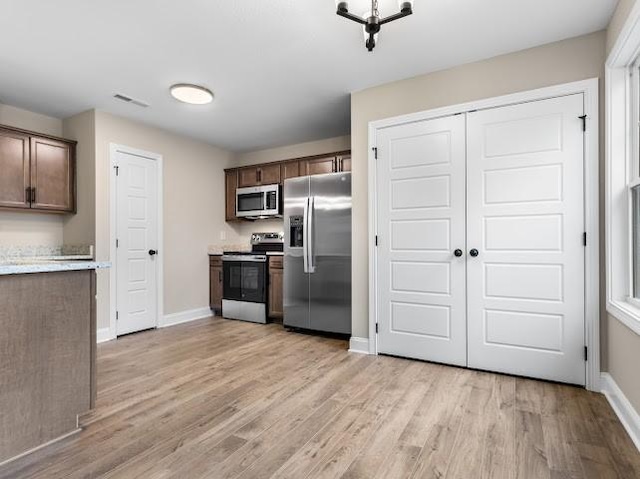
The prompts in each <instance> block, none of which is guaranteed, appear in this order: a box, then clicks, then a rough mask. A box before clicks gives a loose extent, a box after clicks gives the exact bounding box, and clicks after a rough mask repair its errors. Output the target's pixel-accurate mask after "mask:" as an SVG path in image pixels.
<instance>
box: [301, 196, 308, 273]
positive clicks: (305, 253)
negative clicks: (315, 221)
mask: <svg viewBox="0 0 640 479" xmlns="http://www.w3.org/2000/svg"><path fill="white" fill-rule="evenodd" d="M302 215H303V216H302V264H303V267H304V272H305V273H308V272H309V251H308V249H309V248H308V245H309V242H308V241H307V236H308V230H309V198H308V197H307V198H306V199H305V202H304V212H303V214H302Z"/></svg>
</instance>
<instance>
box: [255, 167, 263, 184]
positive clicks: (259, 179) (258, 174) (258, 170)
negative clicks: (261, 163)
mask: <svg viewBox="0 0 640 479" xmlns="http://www.w3.org/2000/svg"><path fill="white" fill-rule="evenodd" d="M256 181H258V182H261V181H262V170H261V169H260V168H258V169H257V170H256Z"/></svg>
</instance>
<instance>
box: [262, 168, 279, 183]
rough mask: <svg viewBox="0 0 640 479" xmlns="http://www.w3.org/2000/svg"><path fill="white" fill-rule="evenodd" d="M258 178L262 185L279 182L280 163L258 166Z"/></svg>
mask: <svg viewBox="0 0 640 479" xmlns="http://www.w3.org/2000/svg"><path fill="white" fill-rule="evenodd" d="M258 179H259V180H260V184H262V185H275V184H278V183H280V165H279V164H276V165H268V166H262V167H260V169H259V172H258Z"/></svg>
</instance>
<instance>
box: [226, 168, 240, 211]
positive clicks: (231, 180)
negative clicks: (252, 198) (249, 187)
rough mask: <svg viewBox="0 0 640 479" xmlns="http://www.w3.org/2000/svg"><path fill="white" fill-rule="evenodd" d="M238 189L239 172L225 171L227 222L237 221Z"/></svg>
mask: <svg viewBox="0 0 640 479" xmlns="http://www.w3.org/2000/svg"><path fill="white" fill-rule="evenodd" d="M237 189H238V170H226V171H225V218H226V220H227V221H237V220H238V217H237V216H236V190H237Z"/></svg>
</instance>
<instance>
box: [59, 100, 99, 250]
mask: <svg viewBox="0 0 640 479" xmlns="http://www.w3.org/2000/svg"><path fill="white" fill-rule="evenodd" d="M63 133H64V136H65V138H69V139H71V140H76V141H77V142H78V146H77V150H76V188H77V198H76V208H77V213H76V214H75V215H69V216H65V217H64V228H63V236H64V242H65V244H76V245H79V244H89V245H93V244H95V242H96V194H95V192H96V118H95V111H94V110H89V111H86V112H84V113H80V114H78V115H75V116H72V117H71V118H67V119H66V120H64V122H63Z"/></svg>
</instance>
